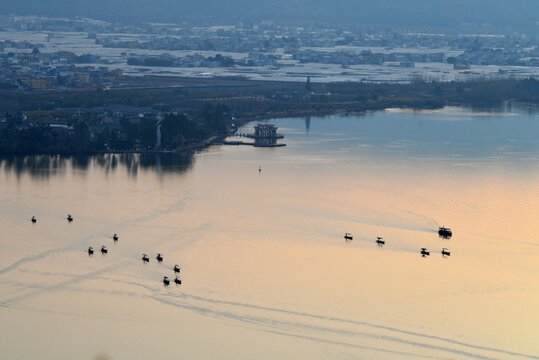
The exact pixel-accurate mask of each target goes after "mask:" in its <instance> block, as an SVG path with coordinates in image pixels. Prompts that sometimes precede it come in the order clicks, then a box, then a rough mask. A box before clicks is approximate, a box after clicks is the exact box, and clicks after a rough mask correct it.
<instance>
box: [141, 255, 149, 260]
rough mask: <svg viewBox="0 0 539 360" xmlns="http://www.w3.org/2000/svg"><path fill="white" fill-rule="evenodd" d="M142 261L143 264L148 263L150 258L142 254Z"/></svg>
mask: <svg viewBox="0 0 539 360" xmlns="http://www.w3.org/2000/svg"><path fill="white" fill-rule="evenodd" d="M142 261H144V262H150V258H149V257H148V255H146V254H142Z"/></svg>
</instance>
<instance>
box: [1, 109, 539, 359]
mask: <svg viewBox="0 0 539 360" xmlns="http://www.w3.org/2000/svg"><path fill="white" fill-rule="evenodd" d="M273 123H276V124H277V125H278V126H279V127H280V132H282V133H284V134H285V139H284V141H285V142H286V143H287V146H286V147H284V148H278V149H259V148H247V147H212V148H211V149H208V150H205V151H204V152H202V153H197V154H186V155H182V156H176V155H155V154H146V155H129V154H122V155H113V154H105V155H98V156H94V157H83V158H78V157H60V156H33V157H12V158H3V159H1V160H0V181H1V183H2V190H3V191H2V193H1V200H2V207H1V212H2V213H1V216H0V228H1V229H2V230H3V234H2V238H1V239H0V244H1V246H2V252H1V254H0V279H1V282H0V318H1V320H2V321H1V322H0V331H1V334H0V335H1V336H0V348H2V349H3V352H4V353H6V354H13V355H14V354H19V355H20V357H21V358H31V357H38V356H39V357H40V358H57V357H58V353H59V352H60V353H61V356H60V357H65V358H81V357H83V358H93V357H94V356H96V354H102V353H106V354H108V355H109V356H110V358H112V359H127V358H129V359H147V358H162V359H176V358H178V357H185V358H193V359H215V358H219V359H228V358H230V359H232V358H255V357H256V358H268V359H274V358H328V359H335V358H342V359H349V358H376V359H403V358H410V359H416V358H433V359H538V358H539V348H538V347H537V341H536V340H537V335H538V333H537V324H538V323H539V314H538V312H537V311H536V309H537V308H539V289H538V286H537V276H538V275H539V265H538V264H539V262H538V261H537V260H538V258H539V232H538V230H537V227H538V224H539V220H538V219H539V188H538V185H537V184H539V183H538V180H539V166H538V165H539V142H538V141H537V134H538V133H539V118H538V116H537V114H535V113H533V112H525V111H523V110H522V109H505V110H504V111H503V112H502V113H492V112H485V111H483V110H481V111H474V110H468V109H460V108H446V109H444V110H439V111H429V112H411V111H400V110H399V111H396V110H391V111H386V112H378V113H373V114H368V115H366V116H360V117H356V116H349V117H343V116H332V117H326V118H308V119H279V120H276V121H273ZM250 128H251V126H248V127H247V128H245V129H242V130H241V132H247V131H249V129H250ZM259 166H261V167H262V172H261V173H260V174H259V172H258V168H259ZM67 213H71V214H73V216H74V218H75V221H74V222H73V223H71V224H69V223H67V221H66V220H65V215H66V214H67ZM32 215H35V216H36V217H37V218H38V223H37V224H35V225H32V224H31V223H30V221H29V219H30V217H31V216H32ZM442 225H444V226H450V227H451V228H452V229H453V231H454V236H453V238H451V239H450V240H443V239H440V238H438V236H437V233H436V230H437V228H438V226H442ZM345 232H351V233H353V235H354V240H353V241H351V242H345V241H344V239H343V234H344V233H345ZM114 233H118V234H119V235H120V240H119V241H118V243H116V244H115V243H113V241H112V240H111V237H112V234H114ZM376 236H383V237H384V239H385V240H386V245H385V246H383V247H379V246H377V245H376V244H375V240H376ZM101 244H105V245H107V247H108V248H109V254H107V255H106V256H103V255H101V254H100V253H98V252H96V254H94V256H92V257H89V256H88V255H87V253H86V249H87V247H88V246H93V247H94V249H99V247H100V245H101ZM421 247H427V248H429V249H430V250H431V251H432V253H431V256H430V257H429V258H422V257H421V256H419V253H418V251H419V249H420V248H421ZM442 247H448V248H449V249H450V250H451V252H452V254H451V257H448V258H443V257H442V256H441V254H440V250H441V248H442ZM143 252H145V253H147V254H149V255H150V258H151V261H150V263H148V264H143V263H142V261H141V260H140V256H141V254H142V253H143ZM157 252H161V253H163V254H164V257H165V260H164V262H163V263H162V264H158V263H157V262H155V254H156V253H157ZM175 263H178V264H180V266H182V273H181V277H182V280H183V284H182V285H181V286H170V287H167V288H165V287H163V286H162V283H161V282H160V281H161V279H162V276H163V275H168V276H169V277H172V276H173V272H172V270H171V269H172V267H173V265H174V264H175ZM23 334H24V336H23ZM29 337H31V338H32V346H27V342H28V338H29ZM133 340H135V341H133ZM59 349H60V350H59ZM81 355H82V356H81Z"/></svg>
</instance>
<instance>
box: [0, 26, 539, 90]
mask: <svg viewBox="0 0 539 360" xmlns="http://www.w3.org/2000/svg"><path fill="white" fill-rule="evenodd" d="M2 29H3V30H6V31H5V34H6V35H9V33H10V32H18V33H17V36H18V37H17V38H18V39H19V40H17V41H15V40H5V41H0V69H1V71H0V86H2V87H6V86H7V87H9V86H16V87H28V88H48V87H51V86H52V87H54V86H67V87H80V86H87V85H94V84H98V83H100V82H106V81H111V80H114V79H117V78H119V77H121V76H122V75H123V72H122V70H124V71H125V72H126V73H131V74H133V73H137V74H138V75H140V74H144V71H149V70H148V69H146V70H144V69H143V68H142V67H146V66H154V67H155V66H161V67H163V66H164V67H176V68H198V67H200V68H229V69H230V68H236V69H238V72H239V73H242V72H243V73H249V74H252V73H253V71H255V72H256V71H257V70H246V69H243V68H242V67H253V66H254V67H265V70H264V69H260V70H258V71H259V72H260V76H263V77H264V76H266V75H265V73H264V71H266V72H267V70H275V69H279V68H285V69H286V70H284V73H283V74H280V75H279V76H278V77H279V78H283V77H286V76H287V74H289V73H293V69H292V70H290V68H292V67H297V68H298V69H300V70H299V71H300V72H302V73H305V70H301V69H304V68H305V66H304V65H305V64H331V65H337V66H342V67H344V68H346V67H348V66H356V65H359V66H361V65H374V66H376V67H379V66H390V67H392V68H393V69H395V67H400V68H403V69H404V68H411V70H410V71H409V74H410V76H412V75H413V76H417V75H418V72H421V71H423V70H422V69H426V68H429V69H431V70H429V71H434V70H432V69H434V67H437V69H435V71H442V70H443V71H445V70H446V69H448V68H452V69H453V70H456V71H459V70H469V69H470V67H471V66H474V67H477V66H488V65H496V66H498V67H502V66H504V67H528V68H536V69H535V70H533V69H532V70H530V71H524V73H526V74H536V73H538V72H539V35H538V34H539V32H534V31H530V32H528V33H515V32H511V33H502V34H483V33H480V32H476V33H472V32H471V33H466V34H458V33H447V34H444V33H436V32H434V31H433V32H425V31H424V32H413V31H408V30H402V29H391V28H387V27H366V26H363V27H362V26H360V25H358V26H355V27H353V28H352V27H344V26H340V25H333V26H330V25H309V26H294V25H283V24H276V23H273V22H267V21H266V22H264V21H263V22H260V23H256V24H246V23H237V24H234V25H223V26H206V25H201V24H194V23H187V22H184V23H181V24H138V25H134V24H119V23H114V24H112V23H107V22H104V21H97V20H92V19H49V18H42V17H14V16H0V30H2ZM475 30H480V29H475ZM22 31H24V32H27V33H28V34H31V35H32V36H34V38H35V37H38V35H39V36H41V38H40V39H41V41H42V42H41V43H40V42H38V41H33V42H32V41H29V40H25V39H23V38H24V36H22V35H21V32H22ZM22 34H24V33H22ZM69 34H71V35H69ZM32 36H29V37H30V38H31V37H32ZM69 36H71V38H70V39H71V40H69V41H67V40H66V41H63V40H62V38H64V39H67V38H68V37H69ZM77 36H79V37H80V38H77V39H78V40H79V41H80V42H81V44H82V43H83V44H84V46H78V47H76V46H73V42H74V41H75V40H74V39H75V38H76V37H77ZM4 38H5V39H9V38H10V37H9V36H6V37H4ZM64 44H66V48H65V49H61V50H65V51H58V49H59V48H61V47H62V46H63V45H64ZM81 44H79V45H81ZM36 49H37V52H36ZM51 49H54V50H51ZM425 64H433V66H424V65H425ZM108 68H111V69H113V68H114V69H122V70H108ZM313 68H315V69H318V68H319V66H318V65H317V66H315V67H313ZM440 69H442V70H440ZM497 70H498V69H496V70H495V71H497ZM334 71H335V70H334ZM368 71H375V70H372V69H370V70H368ZM376 71H379V70H376ZM489 71H490V70H489ZM516 72H521V70H518V71H517V70H514V69H513V70H507V69H500V72H499V74H503V73H513V74H514V73H516ZM202 73H204V71H202ZM479 73H480V72H479ZM168 74H183V76H191V75H192V74H194V73H189V72H185V73H181V72H179V71H177V70H175V72H169V73H168ZM227 74H229V72H227ZM337 74H338V75H343V76H346V74H339V73H337ZM308 75H315V74H314V73H310V74H308ZM367 75H369V76H367V78H371V77H372V74H370V73H369V74H367ZM272 76H273V75H272ZM343 76H340V77H339V79H341V78H342V77H343ZM448 78H450V79H451V78H454V76H453V77H450V76H449V77H448Z"/></svg>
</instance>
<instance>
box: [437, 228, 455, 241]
mask: <svg viewBox="0 0 539 360" xmlns="http://www.w3.org/2000/svg"><path fill="white" fill-rule="evenodd" d="M438 235H440V237H443V238H444V239H449V238H450V237H451V236H453V232H452V231H451V229H450V228H446V227H443V226H440V227H439V228H438Z"/></svg>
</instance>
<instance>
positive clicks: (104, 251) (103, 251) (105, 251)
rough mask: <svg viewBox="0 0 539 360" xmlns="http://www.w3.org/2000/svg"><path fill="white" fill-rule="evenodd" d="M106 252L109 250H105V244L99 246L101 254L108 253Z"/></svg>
mask: <svg viewBox="0 0 539 360" xmlns="http://www.w3.org/2000/svg"><path fill="white" fill-rule="evenodd" d="M108 252H109V251H108V250H107V248H106V246H105V245H103V246H101V253H102V254H106V253H108Z"/></svg>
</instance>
